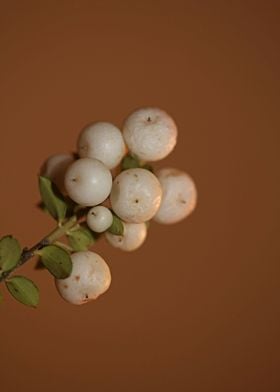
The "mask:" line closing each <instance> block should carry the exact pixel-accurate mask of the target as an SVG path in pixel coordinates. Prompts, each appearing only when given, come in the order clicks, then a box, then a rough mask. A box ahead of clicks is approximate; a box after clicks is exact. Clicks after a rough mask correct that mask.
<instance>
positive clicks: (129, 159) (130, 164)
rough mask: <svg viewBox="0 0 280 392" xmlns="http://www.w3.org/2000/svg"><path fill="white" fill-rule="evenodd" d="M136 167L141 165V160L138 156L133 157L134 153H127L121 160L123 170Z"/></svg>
mask: <svg viewBox="0 0 280 392" xmlns="http://www.w3.org/2000/svg"><path fill="white" fill-rule="evenodd" d="M136 167H140V162H139V160H138V159H137V158H136V157H133V156H132V155H126V156H125V157H124V158H123V160H122V162H121V169H122V170H127V169H134V168H136Z"/></svg>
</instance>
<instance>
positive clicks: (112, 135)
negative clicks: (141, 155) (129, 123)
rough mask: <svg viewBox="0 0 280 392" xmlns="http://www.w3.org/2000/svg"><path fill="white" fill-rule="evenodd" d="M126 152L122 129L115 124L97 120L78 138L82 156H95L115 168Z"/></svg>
mask: <svg viewBox="0 0 280 392" xmlns="http://www.w3.org/2000/svg"><path fill="white" fill-rule="evenodd" d="M125 152H126V147H125V144H124V140H123V136H122V133H121V131H120V130H119V129H118V128H117V127H116V126H115V125H113V124H111V123H107V122H96V123H93V124H90V125H88V126H87V127H85V128H84V129H83V130H82V131H81V133H80V136H79V139H78V154H79V155H80V157H82V158H95V159H98V160H99V161H101V162H103V163H104V165H106V166H107V167H108V168H109V169H113V168H115V167H116V166H118V164H119V163H120V161H121V160H122V158H123V156H124V154H125Z"/></svg>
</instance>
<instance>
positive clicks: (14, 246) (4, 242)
mask: <svg viewBox="0 0 280 392" xmlns="http://www.w3.org/2000/svg"><path fill="white" fill-rule="evenodd" d="M20 256H21V248H20V244H19V242H18V240H16V239H15V238H14V237H12V236H10V235H8V236H5V237H3V238H1V240H0V271H1V270H2V271H4V272H5V271H10V270H11V269H13V268H14V267H15V266H16V265H17V263H18V262H19V259H20Z"/></svg>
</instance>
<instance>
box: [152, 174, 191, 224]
mask: <svg viewBox="0 0 280 392" xmlns="http://www.w3.org/2000/svg"><path fill="white" fill-rule="evenodd" d="M157 176H158V179H159V181H160V184H161V186H162V191H163V194H162V201H161V204H160V208H159V210H158V211H157V213H156V215H155V216H154V220H155V221H157V222H158V223H164V224H171V223H177V222H179V221H181V220H182V219H184V218H186V217H187V216H188V215H190V213H191V212H192V211H193V210H194V208H195V206H196V202H197V190H196V186H195V184H194V181H193V180H192V178H191V177H190V176H189V175H188V174H187V173H185V172H183V171H181V170H178V169H173V168H165V169H161V170H159V171H158V172H157Z"/></svg>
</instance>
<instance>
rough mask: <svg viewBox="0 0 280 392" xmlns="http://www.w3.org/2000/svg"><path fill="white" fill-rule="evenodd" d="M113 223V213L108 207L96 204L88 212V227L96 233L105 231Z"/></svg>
mask: <svg viewBox="0 0 280 392" xmlns="http://www.w3.org/2000/svg"><path fill="white" fill-rule="evenodd" d="M112 223H113V214H112V212H111V211H110V210H109V208H107V207H104V206H95V207H93V208H91V209H90V210H89V212H88V214H87V224H88V227H89V228H90V229H91V230H93V231H95V232H96V233H103V231H105V230H107V229H109V227H110V226H111V225H112Z"/></svg>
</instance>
